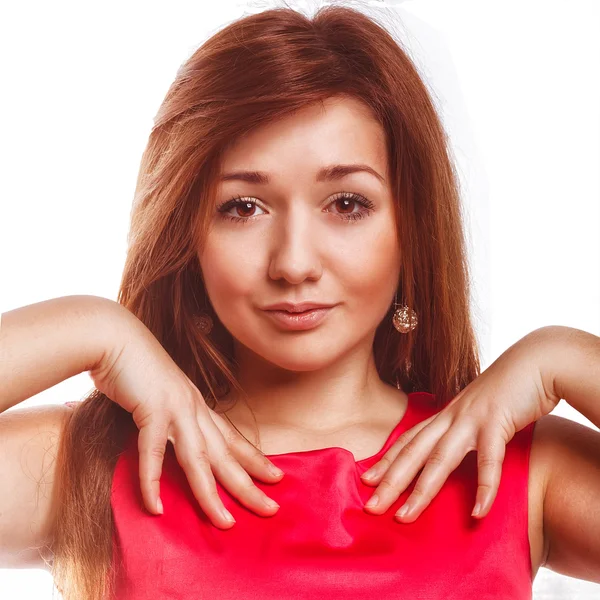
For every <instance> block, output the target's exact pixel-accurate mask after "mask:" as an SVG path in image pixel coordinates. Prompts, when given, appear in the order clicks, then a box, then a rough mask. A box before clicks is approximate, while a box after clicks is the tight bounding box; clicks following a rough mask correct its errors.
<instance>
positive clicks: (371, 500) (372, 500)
mask: <svg viewBox="0 0 600 600" xmlns="http://www.w3.org/2000/svg"><path fill="white" fill-rule="evenodd" d="M377 504H379V496H378V495H377V494H373V495H372V496H371V497H370V498H369V500H368V502H367V503H366V504H365V506H366V507H367V508H373V507H375V506H377Z"/></svg>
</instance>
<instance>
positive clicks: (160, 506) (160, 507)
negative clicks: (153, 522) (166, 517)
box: [156, 498, 164, 515]
mask: <svg viewBox="0 0 600 600" xmlns="http://www.w3.org/2000/svg"><path fill="white" fill-rule="evenodd" d="M156 510H157V512H159V513H160V514H161V515H162V514H163V513H164V509H163V503H162V500H161V499H160V498H159V499H158V500H157V501H156Z"/></svg>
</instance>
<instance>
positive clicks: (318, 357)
mask: <svg viewBox="0 0 600 600" xmlns="http://www.w3.org/2000/svg"><path fill="white" fill-rule="evenodd" d="M359 164H360V165H366V166H368V167H370V168H371V169H373V171H374V172H375V173H377V174H378V175H376V174H371V173H369V172H366V171H356V172H352V173H346V174H345V175H344V174H343V173H340V172H339V171H337V176H335V174H336V171H334V172H333V174H334V176H331V177H327V176H323V175H321V176H320V175H319V173H320V172H321V170H322V169H326V168H331V167H332V166H333V165H359ZM240 172H260V173H262V174H264V176H265V177H264V179H267V178H268V181H258V180H256V178H255V179H254V180H253V179H251V178H246V179H244V178H242V177H226V178H225V179H223V180H221V181H220V183H219V187H218V190H217V198H216V206H215V208H214V215H213V221H212V223H211V229H210V232H209V235H208V238H207V240H206V244H205V247H204V250H203V252H202V254H201V256H199V260H200V266H201V268H202V273H203V276H204V280H205V285H206V290H207V293H208V296H209V299H210V302H211V304H212V307H213V309H214V310H215V312H216V314H217V316H218V318H219V320H220V321H221V322H222V323H223V325H224V326H225V327H226V328H227V330H228V331H229V332H230V333H231V335H232V336H233V337H234V338H235V340H236V341H237V343H239V344H242V345H243V346H245V347H246V348H247V349H248V350H250V351H251V352H253V353H255V354H256V355H258V356H260V357H262V358H264V359H265V360H267V361H269V362H271V363H273V364H274V365H277V366H279V367H281V368H283V369H288V370H293V371H309V370H314V369H318V368H323V367H326V366H327V365H329V364H332V363H334V362H335V361H336V360H337V359H338V358H340V357H341V356H342V355H344V354H345V353H347V352H349V351H355V350H357V349H358V347H359V345H360V344H361V343H362V344H369V346H368V349H369V351H370V348H371V345H372V339H373V336H374V333H375V330H376V328H377V326H378V325H379V323H380V322H381V321H382V319H383V318H384V316H385V314H386V312H387V311H388V309H389V308H390V306H391V303H392V302H393V299H394V295H395V292H396V289H397V283H398V274H399V269H400V250H399V244H398V237H397V230H396V225H395V217H394V206H393V199H392V194H391V190H390V187H389V174H388V171H387V151H386V145H385V138H384V132H383V129H382V128H381V126H380V125H379V124H378V123H377V122H376V121H375V120H374V119H373V118H372V117H371V116H370V115H369V114H368V113H367V109H366V108H365V107H364V106H363V105H362V104H361V103H359V102H358V101H356V100H353V99H347V98H344V99H341V98H336V99H333V98H332V99H329V100H328V101H327V102H326V103H325V110H323V109H322V107H321V106H319V105H315V106H310V107H307V108H305V109H303V110H302V111H299V112H297V113H296V114H294V115H293V116H290V117H286V118H285V119H283V120H281V121H278V122H275V123H272V124H269V125H268V126H264V127H262V128H260V129H257V130H256V131H254V132H252V133H251V134H250V135H247V136H246V137H244V138H242V139H240V140H239V141H238V142H237V143H236V144H235V145H234V146H232V147H231V148H230V149H229V150H228V152H227V153H226V154H225V156H224V157H223V170H222V175H223V176H227V175H231V174H233V173H238V174H239V173H240ZM340 175H343V176H340ZM236 198H239V200H237V204H235V203H230V202H229V201H230V200H232V199H236ZM361 202H364V203H365V204H366V206H365V205H363V204H361ZM305 301H311V302H316V303H319V304H324V305H330V306H332V308H330V309H328V310H327V311H326V314H325V316H324V318H322V319H321V321H320V322H319V323H318V324H317V325H315V326H313V327H311V328H309V329H303V330H297V329H296V330H294V329H289V328H287V327H286V326H285V325H284V324H281V323H280V322H279V321H278V320H277V319H276V318H274V316H273V313H271V312H268V311H265V308H266V307H267V306H269V305H272V304H275V303H278V302H292V303H300V302H305Z"/></svg>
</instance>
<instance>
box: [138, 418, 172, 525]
mask: <svg viewBox="0 0 600 600" xmlns="http://www.w3.org/2000/svg"><path fill="white" fill-rule="evenodd" d="M167 431H168V425H167V422H166V421H156V420H155V421H153V422H148V423H147V424H143V423H142V424H140V430H139V434H138V454H139V457H140V462H139V478H140V489H141V492H142V499H143V501H144V505H145V506H146V508H147V509H148V511H149V512H151V513H154V514H160V513H161V512H162V511H161V510H160V508H159V504H158V500H159V498H160V476H161V474H162V467H163V462H164V457H165V447H166V445H167Z"/></svg>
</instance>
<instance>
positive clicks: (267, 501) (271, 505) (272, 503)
mask: <svg viewBox="0 0 600 600" xmlns="http://www.w3.org/2000/svg"><path fill="white" fill-rule="evenodd" d="M265 504H266V505H267V506H268V507H269V508H279V504H277V502H275V500H271V498H265Z"/></svg>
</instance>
